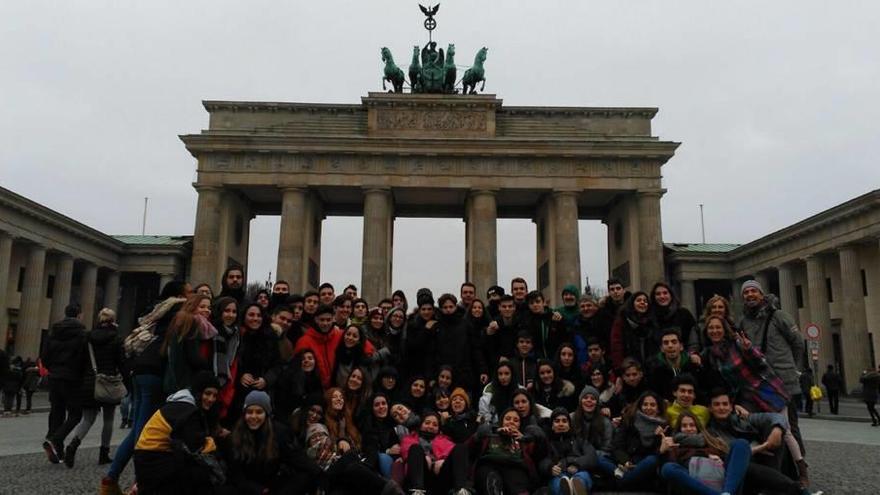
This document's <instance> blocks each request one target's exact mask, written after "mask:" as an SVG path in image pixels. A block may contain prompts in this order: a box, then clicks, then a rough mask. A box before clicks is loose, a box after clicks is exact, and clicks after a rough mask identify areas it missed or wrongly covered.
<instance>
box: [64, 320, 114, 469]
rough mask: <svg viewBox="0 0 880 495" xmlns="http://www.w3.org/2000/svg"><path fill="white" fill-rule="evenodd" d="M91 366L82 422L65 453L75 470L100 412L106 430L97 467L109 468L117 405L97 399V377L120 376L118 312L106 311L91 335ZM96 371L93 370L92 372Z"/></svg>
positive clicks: (85, 380) (85, 381)
mask: <svg viewBox="0 0 880 495" xmlns="http://www.w3.org/2000/svg"><path fill="white" fill-rule="evenodd" d="M87 338H88V344H87V345H88V350H87V351H86V352H87V354H88V355H89V365H90V366H88V367H87V368H86V370H85V373H84V374H83V380H82V387H81V389H80V393H81V397H80V400H81V403H80V404H81V406H82V410H83V416H82V420H80V422H79V424H78V425H77V426H76V430H74V432H73V438H71V439H70V444H69V445H68V446H67V449H66V450H65V451H64V464H65V465H66V466H67V467H69V468H72V467H73V465H74V460H75V457H76V450H77V448H78V447H79V444H80V442H81V441H82V439H83V438H85V436H86V435H87V434H88V433H89V429H91V427H92V425H93V424H94V423H95V420H96V419H97V417H98V411H99V410H100V411H101V418H102V421H103V428H102V429H101V447H100V449H99V450H98V464H110V463H111V462H112V459H110V440H111V438H112V436H113V417H114V415H115V413H116V404H114V403H109V402H100V401H98V400H97V399H95V380H96V374H97V373H100V374H103V375H105V376H114V375H119V374H120V368H121V366H122V341H121V340H120V338H119V336H118V334H117V329H116V312H115V311H113V310H112V309H110V308H104V309H102V310H101V311H100V312H99V313H98V325H97V326H96V327H95V329H94V330H92V331H91V332H89V333H88V337H87ZM93 367H94V368H93Z"/></svg>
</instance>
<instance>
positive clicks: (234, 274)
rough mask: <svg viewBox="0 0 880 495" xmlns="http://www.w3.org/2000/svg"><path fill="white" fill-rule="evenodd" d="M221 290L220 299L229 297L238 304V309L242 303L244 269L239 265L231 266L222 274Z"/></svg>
mask: <svg viewBox="0 0 880 495" xmlns="http://www.w3.org/2000/svg"><path fill="white" fill-rule="evenodd" d="M220 285H221V286H222V289H221V290H220V297H231V298H233V299H235V301H236V302H237V303H238V306H239V308H240V307H241V304H242V302H244V295H245V286H246V285H245V282H244V268H243V267H242V266H240V265H232V266H230V267H229V268H227V269H226V271H225V272H223V278H222V279H221V280H220Z"/></svg>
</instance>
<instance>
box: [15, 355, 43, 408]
mask: <svg viewBox="0 0 880 495" xmlns="http://www.w3.org/2000/svg"><path fill="white" fill-rule="evenodd" d="M22 366H23V368H24V381H23V382H22V384H21V392H19V396H18V398H17V402H16V410H18V411H21V400H20V399H21V395H22V394H24V399H25V409H24V411H21V414H30V413H31V408H32V407H33V399H34V392H36V391H37V387H39V385H40V367H39V366H38V365H37V362H36V361H34V360H33V359H31V358H27V359H25V361H24V364H23V365H22Z"/></svg>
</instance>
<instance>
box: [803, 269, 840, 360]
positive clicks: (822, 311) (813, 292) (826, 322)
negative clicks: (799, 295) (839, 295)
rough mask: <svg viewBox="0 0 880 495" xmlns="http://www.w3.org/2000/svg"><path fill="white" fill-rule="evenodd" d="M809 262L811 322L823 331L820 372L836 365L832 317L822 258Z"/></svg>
mask: <svg viewBox="0 0 880 495" xmlns="http://www.w3.org/2000/svg"><path fill="white" fill-rule="evenodd" d="M806 262H807V291H808V292H809V299H810V321H809V323H815V324H816V325H819V328H820V329H822V335H821V339H820V341H819V371H820V372H821V371H824V370H825V367H826V366H827V365H829V364H835V363H834V348H833V339H832V338H831V316H830V312H829V309H828V291H827V288H826V286H825V266H824V265H823V263H822V257H821V256H820V255H818V254H811V255H809V256H807V257H806Z"/></svg>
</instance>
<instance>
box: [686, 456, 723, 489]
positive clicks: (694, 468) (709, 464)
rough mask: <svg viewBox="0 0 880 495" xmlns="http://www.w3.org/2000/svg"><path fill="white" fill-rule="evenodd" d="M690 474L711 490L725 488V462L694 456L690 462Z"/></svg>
mask: <svg viewBox="0 0 880 495" xmlns="http://www.w3.org/2000/svg"><path fill="white" fill-rule="evenodd" d="M688 474H689V475H691V478H694V479H696V480H699V481H700V482H701V483H703V484H704V485H706V486H708V487H709V488H714V489H716V490H719V491H720V490H721V489H722V488H724V462H723V461H720V460H717V459H711V458H709V457H702V456H693V457H691V460H690V461H689V462H688Z"/></svg>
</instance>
